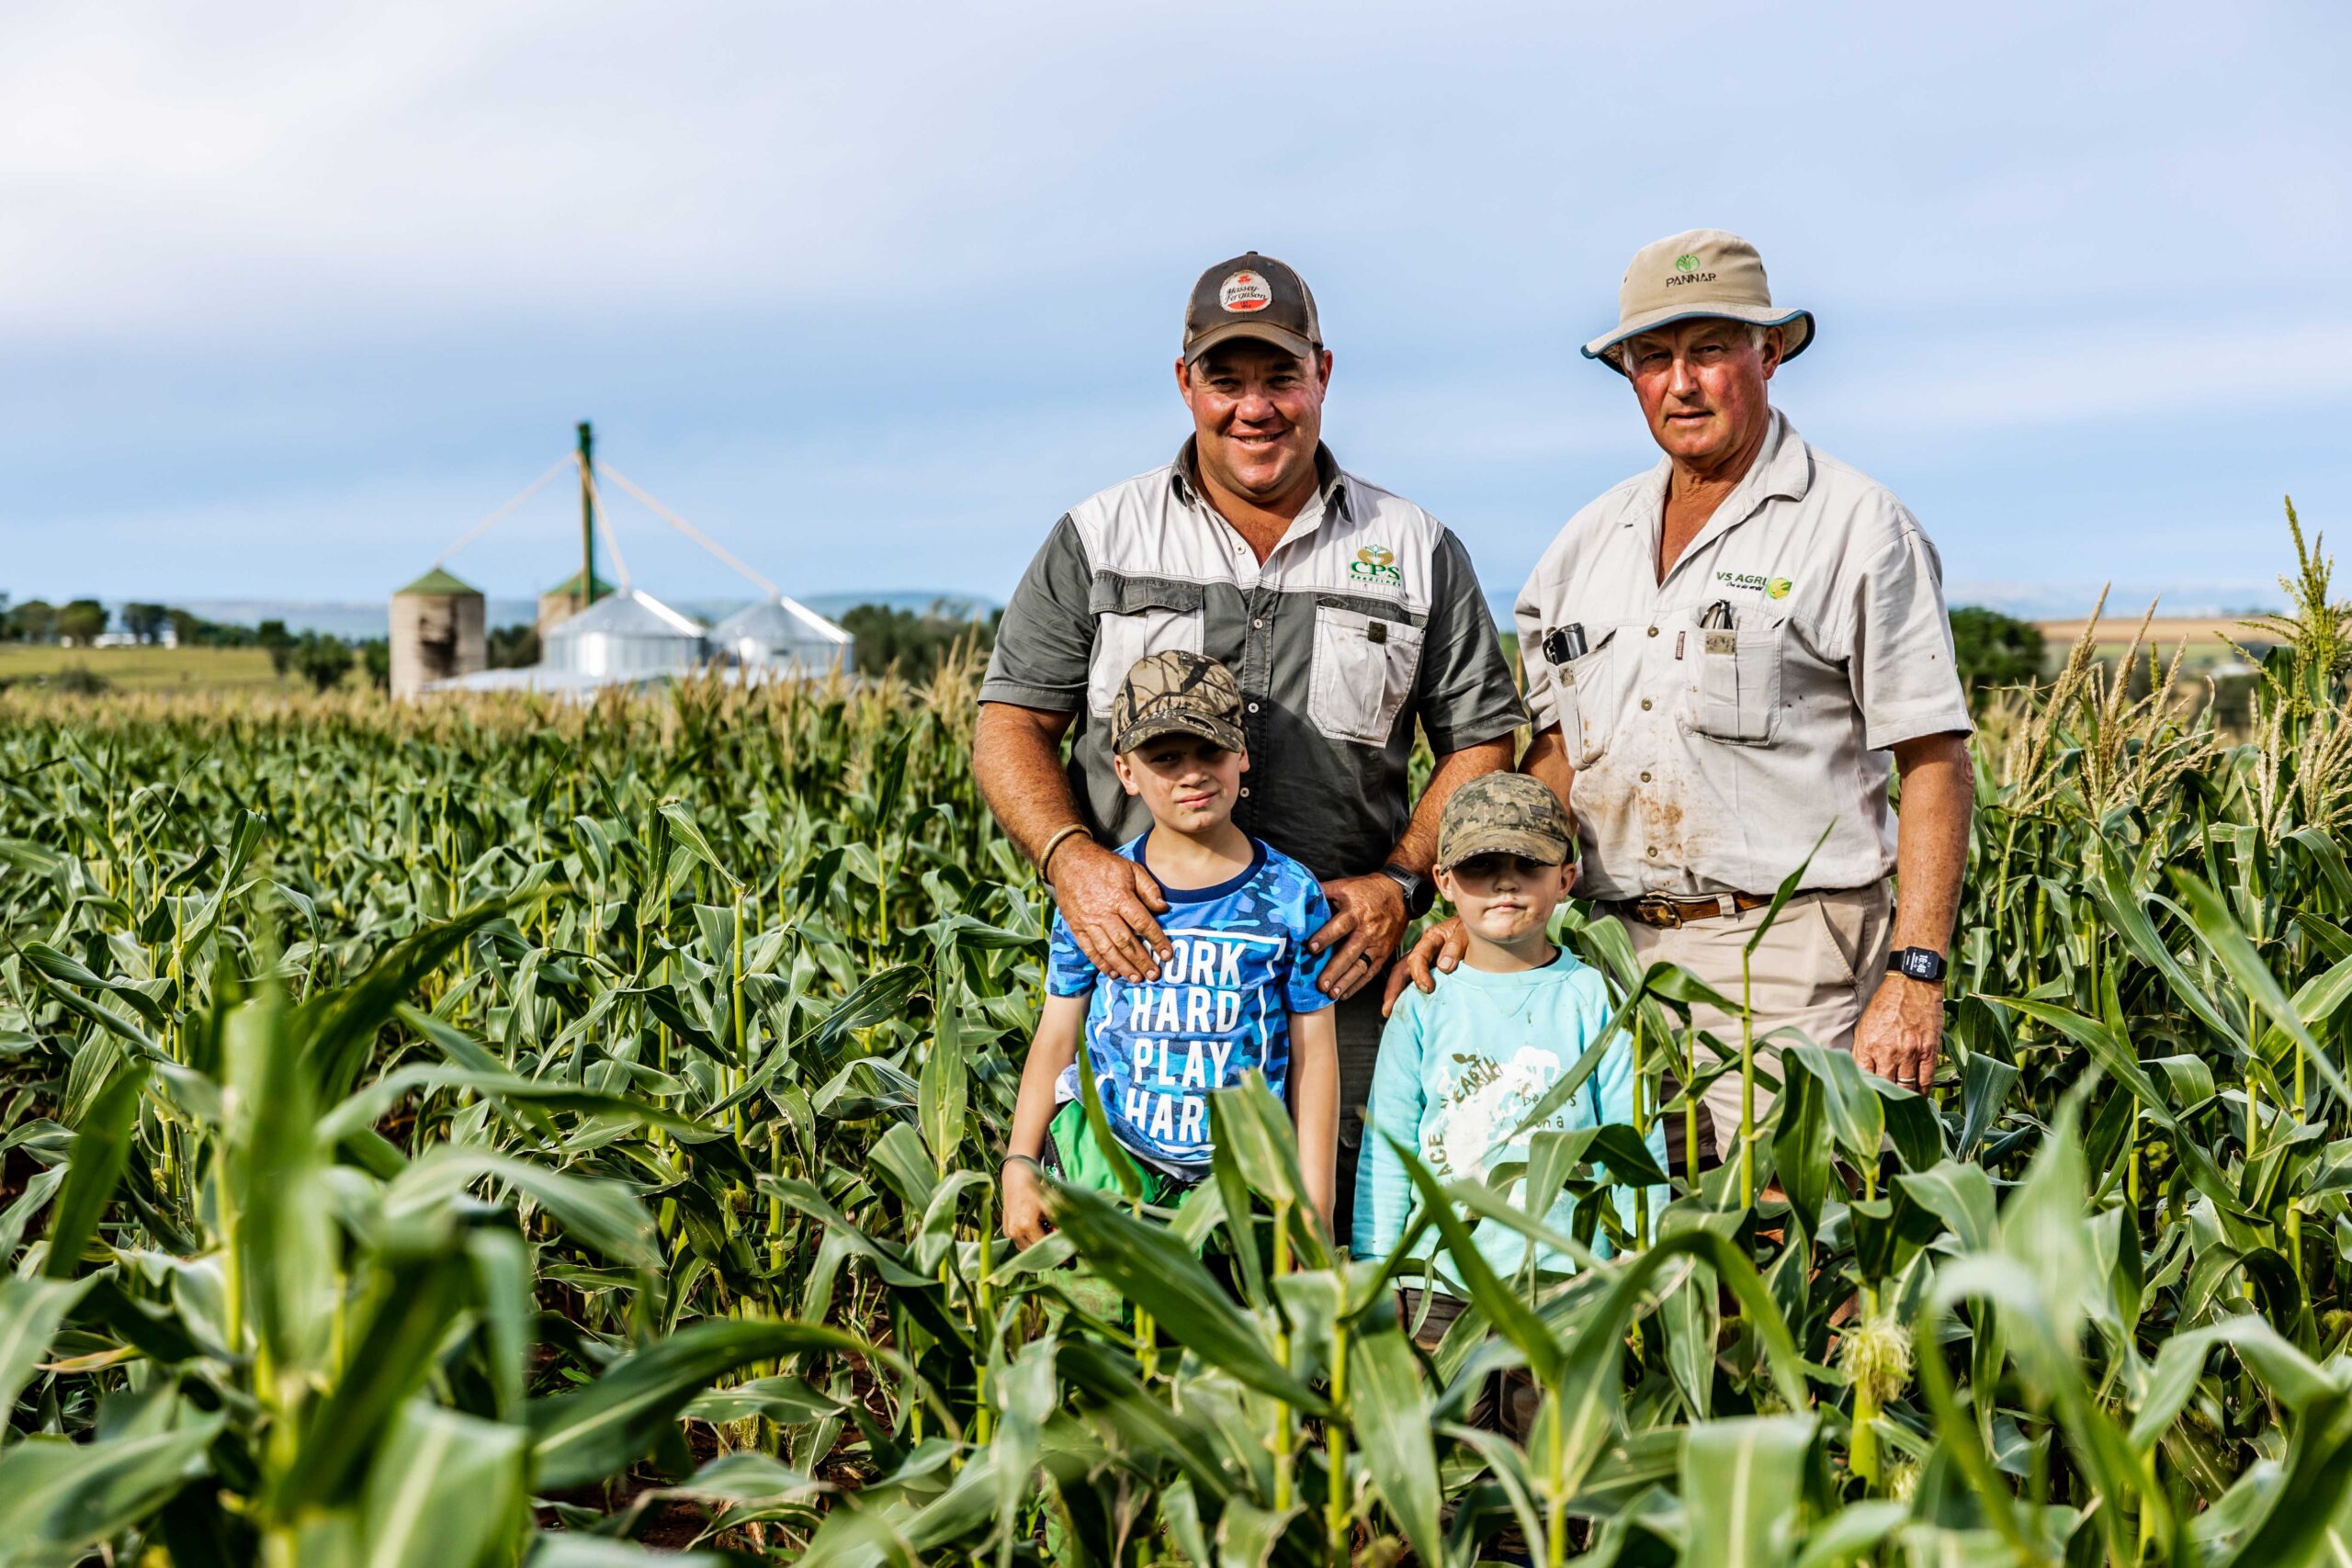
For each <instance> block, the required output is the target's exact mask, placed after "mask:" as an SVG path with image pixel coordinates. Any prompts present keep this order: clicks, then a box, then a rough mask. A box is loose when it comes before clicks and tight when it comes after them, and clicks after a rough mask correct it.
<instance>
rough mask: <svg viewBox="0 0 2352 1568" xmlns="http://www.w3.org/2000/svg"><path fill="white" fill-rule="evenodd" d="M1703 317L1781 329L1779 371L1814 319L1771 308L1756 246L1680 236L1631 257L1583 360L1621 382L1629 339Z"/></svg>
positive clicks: (1694, 233) (1807, 336)
mask: <svg viewBox="0 0 2352 1568" xmlns="http://www.w3.org/2000/svg"><path fill="white" fill-rule="evenodd" d="M1702 317H1713V318H1716V319H1719V320H1723V321H1746V322H1747V324H1748V325H1750V326H1755V327H1779V328H1780V329H1781V361H1782V362H1783V363H1786V362H1787V361H1789V360H1792V359H1794V358H1795V357H1796V356H1797V355H1800V354H1803V353H1804V351H1805V348H1806V346H1807V345H1808V344H1811V343H1812V342H1813V312H1812V311H1810V310H1784V309H1782V308H1781V307H1780V306H1777V305H1774V304H1773V303H1772V286H1771V284H1770V282H1768V281H1767V280H1766V278H1765V276H1764V258H1763V257H1762V256H1760V255H1758V254H1756V247H1755V246H1754V245H1751V244H1749V243H1747V241H1745V240H1743V239H1741V238H1740V237H1739V236H1738V235H1736V234H1727V233H1725V232H1724V231H1722V230H1721V229H1686V230H1684V231H1682V232H1681V233H1679V234H1668V236H1667V237H1666V238H1665V239H1663V240H1656V241H1653V242H1651V243H1649V244H1646V245H1644V246H1643V247H1642V248H1641V249H1640V250H1638V251H1635V252H1634V259H1633V260H1632V261H1631V262H1630V263H1628V264H1627V265H1626V267H1625V277H1624V281H1623V282H1622V283H1621V284H1619V285H1618V288H1617V325H1616V327H1615V328H1614V329H1613V330H1611V331H1610V332H1605V333H1601V334H1600V336H1599V337H1597V338H1595V339H1593V340H1592V341H1591V342H1590V343H1589V344H1585V345H1584V356H1585V357H1586V358H1587V359H1598V360H1600V362H1601V363H1602V364H1604V365H1606V366H1608V367H1609V368H1611V370H1614V371H1616V372H1617V373H1618V374H1619V375H1621V376H1622V375H1623V374H1624V372H1625V367H1624V365H1623V362H1622V360H1621V358H1620V356H1619V355H1618V346H1619V345H1620V344H1623V342H1624V341H1625V340H1626V339H1627V338H1629V337H1632V336H1634V334H1635V333H1645V332H1649V331H1651V330H1652V329H1654V328H1657V327H1666V326H1672V325H1673V324H1674V323H1675V322H1677V321H1696V320H1699V319H1701V318H1702Z"/></svg>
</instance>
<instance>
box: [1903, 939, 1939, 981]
mask: <svg viewBox="0 0 2352 1568" xmlns="http://www.w3.org/2000/svg"><path fill="white" fill-rule="evenodd" d="M1903 972H1904V973H1905V975H1908V976H1910V977H1911V978H1912V979H1914V980H1940V979H1942V978H1943V977H1944V973H1943V972H1944V965H1943V961H1942V960H1941V959H1939V958H1938V957H1937V956H1936V955H1935V954H1934V953H1928V952H1927V951H1925V950H1924V949H1921V948H1916V947H1910V948H1905V949H1904V951H1903Z"/></svg>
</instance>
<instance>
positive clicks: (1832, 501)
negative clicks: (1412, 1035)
mask: <svg viewBox="0 0 2352 1568" xmlns="http://www.w3.org/2000/svg"><path fill="white" fill-rule="evenodd" d="M1813 329H1814V322H1813V318H1812V316H1811V314H1810V313H1809V312H1806V311H1803V310H1784V309H1776V308H1774V307H1773V305H1772V303H1771V295H1770V288H1769V287H1768V286H1767V284H1766V281H1765V276H1764V268H1763V264H1762V261H1761V260H1760V259H1759V258H1758V255H1757V254H1756V251H1755V249H1754V248H1753V247H1752V246H1750V245H1748V244H1747V242H1746V241H1744V240H1741V239H1739V238H1738V237H1737V236H1736V235H1732V234H1726V233H1724V232H1722V231H1718V230H1703V229H1702V230H1693V231H1690V232H1687V233H1682V234H1677V235H1673V236H1671V237H1669V238H1668V239H1665V240H1661V241H1659V242H1657V243H1656V244H1653V245H1649V246H1646V247H1645V248H1644V249H1643V250H1642V251H1641V252H1640V253H1639V254H1636V255H1635V256H1634V261H1633V264H1632V265H1631V266H1630V267H1629V268H1628V269H1627V271H1626V274H1625V279H1624V284H1623V289H1622V291H1621V295H1620V320H1619V323H1618V326H1617V328H1616V330H1615V331H1613V332H1611V333H1606V334H1604V335H1603V336H1601V337H1600V338H1599V339H1596V340H1595V341H1594V342H1593V343H1592V344H1589V345H1588V346H1587V347H1586V349H1585V354H1586V355H1587V356H1588V357H1590V358H1595V359H1599V360H1600V361H1602V362H1603V363H1604V364H1606V365H1608V366H1609V367H1611V368H1612V369H1615V370H1617V371H1619V372H1621V373H1622V374H1623V375H1624V376H1625V377H1626V378H1627V379H1628V381H1630V382H1631V383H1632V386H1633V389H1634V396H1635V398H1636V399H1637V400H1639V402H1640V405H1641V409H1642V412H1643V415H1644V417H1645V420H1646V421H1647V423H1648V425H1649V430H1650V434H1651V436H1652V437H1653V438H1654V439H1655V440H1656V441H1657V445H1658V446H1659V447H1660V448H1661V449H1662V450H1663V452H1664V453H1665V456H1664V457H1663V458H1662V459H1661V460H1660V461H1659V462H1658V464H1657V466H1656V467H1655V468H1652V469H1650V470H1649V471H1648V472H1646V473H1644V474H1641V475H1638V476H1636V477H1634V478H1633V479H1627V480H1625V481H1624V482H1623V484H1620V485H1618V486H1616V487H1615V488H1614V489H1612V490H1611V491H1608V492H1607V493H1606V494H1604V495H1602V496H1601V497H1600V499H1599V500H1598V501H1595V502H1592V503H1591V504H1590V505H1589V506H1587V507H1586V508H1585V509H1584V510H1583V511H1581V512H1579V513H1577V515H1576V516H1575V517H1574V518H1572V519H1571V520H1570V521H1569V523H1568V525H1567V526H1566V528H1564V529H1562V530H1561V532H1560V536H1559V537H1558V538H1557V539H1555V540H1554V541H1553V544H1552V547H1551V548H1550V549H1549V550H1548V551H1546V552H1545V554H1544V558H1543V559H1542V561H1541V562H1539V563H1538V565H1537V566H1536V569H1535V572H1534V575H1533V576H1532V577H1531V578H1530V579H1529V580H1528V583H1527V586H1526V588H1525V589H1524V590H1523V591H1522V592H1521V596H1520V600H1519V604H1518V626H1519V647H1520V657H1521V660H1522V661H1523V663H1524V665H1525V670H1526V677H1527V697H1528V706H1529V709H1530V710H1531V712H1532V715H1533V719H1534V729H1535V735H1534V739H1533V742H1532V745H1531V746H1530V748H1529V750H1528V752H1527V755H1526V756H1525V758H1523V759H1522V760H1521V763H1520V767H1521V770H1522V771H1523V772H1526V773H1532V774H1534V775H1535V776H1537V777H1539V778H1541V779H1543V780H1544V781H1545V782H1546V783H1547V784H1551V786H1552V787H1553V789H1554V790H1555V792H1557V793H1558V795H1560V797H1561V798H1562V799H1563V800H1565V801H1567V802H1568V803H1569V807H1570V810H1571V812H1572V814H1573V815H1574V817H1575V818H1576V822H1577V832H1578V837H1579V839H1580V840H1581V847H1582V851H1583V866H1582V872H1581V875H1580V878H1579V881H1578V885H1577V891H1578V893H1579V894H1580V895H1581V896H1582V897H1588V898H1591V899H1593V900H1595V901H1596V902H1598V903H1599V904H1600V906H1601V907H1602V908H1604V909H1605V910H1607V911H1608V912H1609V913H1611V914H1615V915H1618V916H1620V917H1621V918H1623V919H1624V920H1625V922H1626V926H1627V930H1628V931H1629V933H1630V934H1631V936H1632V938H1633V941H1634V951H1635V953H1637V954H1638V955H1639V956H1640V957H1641V958H1642V960H1643V961H1644V962H1645V964H1646V963H1653V962H1656V961H1658V960H1661V959H1664V960H1670V961H1672V962H1674V963H1677V964H1681V965H1682V966H1683V967H1685V968H1687V969H1689V970H1691V972H1692V973H1694V974H1695V975H1697V976H1698V977H1699V978H1700V979H1702V980H1703V981H1705V982H1706V983H1707V984H1708V985H1710V986H1712V987H1713V988H1714V989H1716V990H1717V991H1719V992H1722V993H1723V994H1724V995H1725V996H1727V997H1730V998H1734V999H1735V1000H1736V999H1737V998H1738V997H1739V996H1740V990H1741V976H1740V960H1741V954H1742V951H1743V949H1744V948H1745V947H1746V945H1747V942H1748V941H1749V940H1750V939H1751V938H1753V937H1754V936H1755V934H1756V930H1757V927H1758V925H1759V924H1760V923H1761V922H1762V921H1763V919H1764V915H1765V906H1766V905H1767V904H1768V903H1769V902H1770V897H1771V895H1772V892H1773V890H1774V889H1775V888H1776V887H1777V886H1779V884H1780V883H1781V879H1782V878H1783V877H1785V876H1787V875H1788V874H1790V873H1791V872H1792V871H1794V870H1796V869H1797V867H1798V866H1799V865H1800V864H1804V866H1805V874H1804V877H1803V878H1802V879H1801V881H1800V883H1799V885H1798V886H1799V887H1800V889H1801V895H1800V896H1799V897H1795V898H1793V899H1792V900H1791V902H1790V903H1789V904H1788V905H1787V906H1786V907H1785V908H1782V909H1781V913H1780V916H1779V918H1778V919H1776V920H1775V921H1774V922H1773V924H1772V927H1771V930H1770V931H1769V932H1768V933H1767V934H1766V936H1765V937H1764V939H1763V941H1762V942H1760V943H1759V944H1758V947H1757V949H1756V951H1755V953H1754V955H1753V958H1752V961H1751V964H1750V974H1749V980H1750V985H1751V991H1750V995H1751V996H1752V998H1753V1009H1754V1013H1755V1020H1754V1023H1755V1030H1756V1033H1757V1035H1758V1037H1759V1038H1761V1037H1762V1036H1764V1035H1766V1034H1767V1033H1768V1032H1771V1031H1774V1030H1780V1029H1784V1028H1788V1027H1794V1028H1795V1029H1798V1030H1801V1031H1803V1032H1804V1034H1806V1035H1807V1036H1809V1037H1810V1038H1811V1039H1813V1040H1814V1041H1815V1042H1816V1043H1821V1044H1825V1045H1832V1046H1836V1047H1838V1048H1840V1049H1848V1050H1851V1051H1852V1052H1853V1053H1854V1055H1855V1057H1856V1059H1857V1060H1858V1061H1859V1062H1860V1065H1861V1066H1863V1067H1864V1068H1865V1069H1866V1070H1868V1071H1871V1072H1874V1073H1878V1074H1881V1075H1883V1077H1887V1078H1890V1079H1891V1080H1893V1081H1894V1082H1895V1083H1896V1084H1898V1085H1901V1086H1904V1087H1905V1088H1913V1089H1925V1088H1926V1087H1927V1086H1928V1084H1929V1083H1930V1082H1931V1081H1932V1080H1933V1077H1934V1075H1935V1066H1936V1058H1937V1055H1938V1052H1939V1047H1940V1043H1941V1040H1942V1029H1943V976H1944V953H1945V952H1946V949H1947V947H1948V945H1949V943H1950V941H1951V925H1952V916H1953V912H1954V909H1955V908H1956V907H1957V905H1958V902H1959V897H1960V881H1961V874H1962V870H1963V868H1964V867H1965V865H1966V863H1967V853H1968V828H1969V814H1970V811H1971V809H1972V807H1973V782H1972V781H1973V774H1972V770H1971V767H1970V762H1969V756H1968V745H1967V738H1968V733H1969V728H1970V726H1969V716H1968V705H1967V701H1966V697H1965V694H1964V693H1963V691H1962V685H1961V682H1960V678H1959V674H1958V671H1957V670H1956V669H1955V667H1954V664H1953V660H1952V646H1951V625H1950V622H1949V621H1948V619H1947V618H1946V615H1945V611H1944V604H1943V594H1942V589H1941V584H1940V569H1939V564H1938V562H1937V558H1936V553H1935V548H1934V547H1933V546H1932V545H1930V544H1929V543H1928V537H1927V535H1926V534H1925V533H1923V532H1922V531H1921V529H1920V527H1919V525H1918V523H1917V520H1916V519H1914V518H1913V517H1912V515H1911V513H1909V511H1907V510H1906V509H1905V507H1904V505H1903V503H1902V502H1900V501H1898V500H1896V499H1895V497H1894V494H1893V493H1892V492H1890V491H1887V490H1886V488H1885V487H1884V486H1883V485H1880V484H1879V483H1877V482H1876V481H1875V480H1872V479H1869V478H1868V477H1866V476H1865V475H1862V474H1860V473H1858V472H1856V471H1855V470H1854V469H1852V468H1848V467H1846V466H1845V465H1844V464H1843V463H1840V462H1838V460H1837V459H1836V458H1834V457H1829V456H1828V455H1827V454H1826V453H1824V452H1822V451H1820V450H1819V449H1818V448H1816V447H1815V446H1810V445H1809V444H1807V443H1806V442H1805V441H1804V438H1803V437H1801V436H1800V435H1798V434H1797V432H1796V430H1795V427H1794V426H1792V424H1791V423H1789V421H1788V419H1787V417H1786V416H1785V415H1784V414H1781V413H1780V412H1777V411H1776V410H1774V409H1773V408H1772V406H1771V403H1770V399H1769V397H1768V396H1767V383H1768V382H1770V379H1771V378H1772V377H1773V375H1774V373H1775V372H1776V371H1777V370H1778V369H1779V368H1780V367H1781V365H1782V364H1783V363H1784V362H1785V361H1787V360H1789V359H1792V358H1794V357H1795V356H1796V355H1798V354H1799V353H1801V352H1802V351H1803V350H1804V348H1805V347H1806V346H1807V345H1808V344H1810V343H1811V342H1812V340H1813ZM1890 773H1895V774H1899V775H1900V777H1901V780H1902V805H1903V809H1902V813H1901V818H1900V820H1899V822H1898V821H1897V819H1896V818H1895V815H1894V812H1893V811H1892V810H1891V809H1890V807H1889V804H1888V798H1887V785H1888V780H1889V774H1890ZM1816 840H1818V845H1819V847H1818V848H1817V849H1816V848H1815V843H1816ZM1807 852H1811V853H1812V858H1811V860H1810V862H1807V860H1806V855H1807ZM1890 874H1894V875H1896V876H1899V880H1900V886H1901V891H1902V900H1901V904H1900V906H1899V907H1896V906H1895V905H1894V903H1893V901H1892V898H1891V889H1890V886H1889V877H1890ZM1459 946H1460V938H1459V936H1458V935H1457V934H1456V933H1455V931H1453V929H1452V926H1451V922H1449V923H1448V925H1447V926H1445V927H1441V928H1439V929H1438V930H1437V931H1432V932H1431V933H1430V935H1428V936H1427V937H1425V938H1424V939H1423V942H1422V943H1421V945H1420V947H1419V948H1418V949H1417V950H1416V952H1415V953H1414V954H1413V955H1412V958H1411V959H1410V960H1409V961H1408V964H1404V965H1400V966H1399V972H1398V974H1397V976H1394V977H1392V980H1391V987H1392V993H1393V991H1394V990H1395V989H1397V988H1401V987H1402V985H1403V983H1404V981H1405V979H1406V978H1407V976H1408V974H1409V976H1410V977H1411V978H1412V979H1413V980H1414V981H1415V983H1417V984H1420V985H1423V986H1424V987H1427V985H1428V984H1429V968H1430V964H1431V963H1432V961H1434V964H1435V965H1436V967H1439V968H1443V969H1450V968H1452V967H1453V960H1454V958H1455V957H1456V955H1457V954H1458V952H1459ZM1882 981H1884V983H1883V984H1882ZM1695 1022H1696V1023H1697V1025H1698V1027H1700V1028H1701V1029H1703V1030H1707V1031H1710V1032H1713V1033H1714V1034H1715V1035H1716V1036H1717V1038H1718V1039H1720V1040H1723V1041H1724V1042H1725V1043H1726V1044H1727V1046H1728V1047H1729V1048H1730V1050H1732V1051H1734V1052H1736V1049H1737V1046H1738V1041H1739V1022H1738V1020H1737V1019H1736V1017H1726V1016H1724V1014H1722V1013H1720V1012H1717V1011H1715V1010H1713V1009H1707V1008H1701V1009H1699V1010H1697V1012H1696V1017H1695ZM1778 1047H1779V1042H1778V1041H1777V1040H1774V1041H1768V1042H1766V1043H1764V1045H1763V1046H1762V1048H1761V1050H1760V1051H1759V1058H1760V1059H1761V1060H1762V1061H1763V1062H1764V1064H1765V1067H1766V1070H1767V1071H1768V1072H1769V1073H1770V1075H1771V1077H1774V1078H1775V1079H1777V1078H1778V1077H1780V1071H1779V1062H1778ZM1704 1066H1705V1063H1704V1059H1703V1058H1702V1068H1703V1067H1704ZM1770 1102H1771V1094H1770V1089H1769V1088H1768V1087H1767V1086H1763V1085H1760V1084H1759V1085H1758V1086H1757V1098H1756V1102H1755V1106H1754V1115H1755V1116H1756V1117H1758V1118H1760V1117H1761V1116H1762V1115H1763V1113H1764V1111H1765V1110H1766V1109H1768V1108H1769V1106H1770ZM1705 1103H1706V1106H1707V1109H1708V1112H1709V1119H1710V1121H1711V1122H1712V1123H1713V1133H1714V1140H1713V1144H1714V1149H1715V1153H1716V1156H1717V1157H1718V1158H1719V1159H1723V1160H1730V1159H1731V1158H1733V1157H1734V1156H1736V1153H1737V1145H1736V1134H1737V1129H1738V1128H1739V1126H1740V1123H1741V1119H1742V1106H1741V1085H1740V1078H1739V1075H1738V1074H1737V1073H1736V1072H1726V1073H1724V1075H1723V1076H1722V1077H1717V1078H1716V1079H1715V1080H1714V1081H1713V1083H1712V1084H1711V1085H1710V1086H1709V1088H1708V1089H1707V1092H1706V1096H1705Z"/></svg>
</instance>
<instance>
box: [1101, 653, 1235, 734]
mask: <svg viewBox="0 0 2352 1568" xmlns="http://www.w3.org/2000/svg"><path fill="white" fill-rule="evenodd" d="M1162 735H1197V736H1199V737H1200V738H1201V739H1204V740H1208V741H1212V742H1214V743H1216V745H1219V746H1222V747H1224V748H1225V749H1226V750H1228V751H1239V750H1246V744H1245V742H1244V741H1243V739H1242V736H1241V686H1240V683H1239V682H1237V681H1235V680H1234V678H1233V671H1230V670H1227V668H1226V667H1225V666H1224V665H1222V664H1220V663H1218V662H1217V661H1216V660H1214V659H1211V658H1209V657H1208V656H1207V655H1206V654H1200V653H1188V652H1186V651H1185V650H1184V649H1181V648H1171V649H1163V650H1162V651H1160V652H1159V653H1147V654H1145V655H1144V656H1143V657H1142V658H1141V659H1138V660H1136V661H1135V664H1134V665H1133V667H1131V668H1130V669H1129V670H1128V671H1127V678H1126V679H1125V680H1124V681H1122V682H1119V691H1118V694H1117V695H1116V696H1114V697H1113V698H1112V699H1111V750H1114V751H1117V752H1126V751H1132V750H1136V748H1137V747H1138V746H1141V745H1142V744H1143V743H1144V742H1145V741H1147V740H1152V739H1158V738H1159V737H1160V736H1162Z"/></svg>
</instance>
